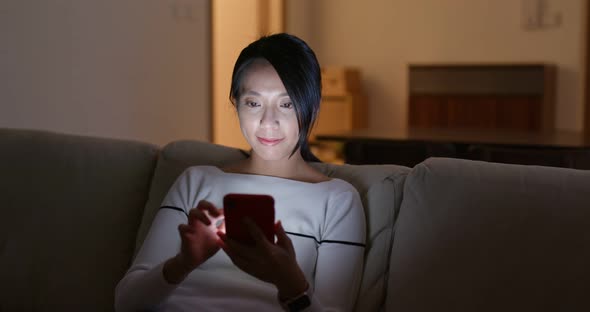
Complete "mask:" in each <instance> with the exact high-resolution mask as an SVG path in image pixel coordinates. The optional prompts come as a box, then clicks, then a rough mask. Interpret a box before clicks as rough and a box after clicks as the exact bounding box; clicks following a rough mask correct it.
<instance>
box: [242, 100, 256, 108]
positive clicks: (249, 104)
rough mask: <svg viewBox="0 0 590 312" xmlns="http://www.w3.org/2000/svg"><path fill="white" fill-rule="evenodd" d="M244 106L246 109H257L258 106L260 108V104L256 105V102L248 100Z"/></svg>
mask: <svg viewBox="0 0 590 312" xmlns="http://www.w3.org/2000/svg"><path fill="white" fill-rule="evenodd" d="M244 105H246V106H248V107H258V106H260V104H258V103H257V102H254V101H250V100H246V101H245V102H244Z"/></svg>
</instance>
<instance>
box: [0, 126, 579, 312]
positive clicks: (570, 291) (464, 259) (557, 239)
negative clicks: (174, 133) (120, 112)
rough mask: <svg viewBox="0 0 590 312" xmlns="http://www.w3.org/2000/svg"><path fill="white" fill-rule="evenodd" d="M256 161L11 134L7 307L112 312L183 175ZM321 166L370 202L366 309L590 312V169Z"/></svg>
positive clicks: (237, 154) (6, 136)
mask: <svg viewBox="0 0 590 312" xmlns="http://www.w3.org/2000/svg"><path fill="white" fill-rule="evenodd" d="M244 157H246V154H245V153H244V152H243V151H240V150H238V149H234V148H229V147H224V146H219V145H214V144H211V143H206V142H197V141H176V142H171V143H169V144H167V145H166V146H163V147H159V146H155V145H151V144H147V143H144V142H137V141H129V140H118V139H110V138H97V137H85V136H76V135H69V134H61V133H54V132H48V131H38V130H23V129H0V195H1V199H2V207H1V208H0V281H1V283H0V311H112V310H113V297H114V287H115V285H116V284H117V282H118V281H119V280H120V279H121V277H122V276H123V275H124V273H125V271H126V270H127V268H128V267H129V265H130V262H131V261H132V258H133V255H134V253H135V251H136V249H137V248H138V246H140V245H141V242H142V241H143V238H144V236H145V234H146V231H147V230H148V228H149V226H150V223H151V220H152V218H153V216H154V215H155V213H156V211H157V209H158V207H159V205H160V203H161V201H162V199H163V197H164V195H165V194H166V192H167V190H168V188H169V187H170V186H171V184H172V183H173V182H174V180H175V178H176V177H177V176H178V175H179V174H180V173H181V172H182V171H183V170H184V169H185V168H187V167H188V166H192V165H205V164H206V165H216V166H222V165H224V164H226V163H228V162H232V161H236V160H239V159H242V158H244ZM313 165H314V166H315V167H316V168H317V169H319V170H321V171H322V172H323V173H325V174H327V175H328V176H331V177H336V178H340V179H344V180H346V181H348V182H350V183H351V184H352V185H353V186H355V187H356V188H357V190H358V191H359V194H360V195H361V198H362V201H363V205H364V209H365V213H366V219H367V240H368V241H367V248H366V258H365V268H364V274H363V278H362V283H361V289H360V292H359V294H358V298H357V304H356V307H355V310H356V311H590V299H588V298H589V297H588V296H587V294H588V293H589V292H590V286H588V285H590V171H583V170H574V169H563V168H550V167H540V166H524V165H506V164H495V163H487V162H479V161H470V160H459V159H448V158H430V159H428V160H426V161H424V162H423V163H420V164H418V165H416V166H414V167H413V168H408V167H403V166H397V165H334V164H323V163H314V164H313Z"/></svg>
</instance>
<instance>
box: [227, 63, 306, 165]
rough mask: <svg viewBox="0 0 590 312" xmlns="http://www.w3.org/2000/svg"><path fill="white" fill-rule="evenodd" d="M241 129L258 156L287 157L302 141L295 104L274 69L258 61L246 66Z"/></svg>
mask: <svg viewBox="0 0 590 312" xmlns="http://www.w3.org/2000/svg"><path fill="white" fill-rule="evenodd" d="M237 110H238V116H239V119H240V128H241V129H242V133H243V134H244V137H245V138H246V140H247V141H248V143H249V144H250V146H251V147H252V149H253V152H254V153H255V154H256V156H258V157H261V158H262V159H264V160H282V159H288V158H289V156H290V155H291V152H292V151H293V148H295V145H296V144H297V141H298V140H299V127H298V122H297V114H296V113H295V107H294V105H293V103H292V102H291V99H290V98H289V95H288V94H287V90H286V89H285V86H284V85H283V82H282V81H281V78H280V77H279V75H278V74H277V72H276V71H275V69H274V68H273V67H272V65H270V63H268V61H266V60H256V61H254V62H253V63H252V64H250V66H249V68H248V69H246V72H245V73H244V77H243V78H242V83H241V86H240V98H239V99H237Z"/></svg>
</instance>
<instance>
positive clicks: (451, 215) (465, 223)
mask: <svg viewBox="0 0 590 312" xmlns="http://www.w3.org/2000/svg"><path fill="white" fill-rule="evenodd" d="M397 222H398V223H397V228H396V236H395V241H394V244H393V246H394V247H393V250H392V256H391V263H390V272H389V273H390V274H389V289H388V297H387V311H590V300H588V299H587V298H588V297H587V296H588V289H589V288H588V283H589V282H590V262H589V260H590V172H589V171H582V170H574V169H560V168H549V167H535V166H520V165H503V164H493V163H486V162H475V161H467V160H457V159H429V160H427V161H426V162H424V163H422V164H419V165H417V166H416V167H415V168H414V169H413V171H412V172H411V174H410V175H409V176H408V178H407V180H406V184H405V188H404V199H403V203H402V208H401V212H400V215H399V218H398V221H397Z"/></svg>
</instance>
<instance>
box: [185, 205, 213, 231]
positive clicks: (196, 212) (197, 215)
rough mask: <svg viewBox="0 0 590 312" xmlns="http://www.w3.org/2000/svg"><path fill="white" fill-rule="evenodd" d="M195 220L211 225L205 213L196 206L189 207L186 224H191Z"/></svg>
mask: <svg viewBox="0 0 590 312" xmlns="http://www.w3.org/2000/svg"><path fill="white" fill-rule="evenodd" d="M196 220H198V221H201V222H203V223H204V224H205V225H211V220H209V217H207V215H205V214H204V213H203V212H202V211H201V210H200V209H199V208H198V206H197V208H193V209H191V211H190V212H189V213H188V224H189V225H190V226H192V225H193V224H194V223H195V221H196Z"/></svg>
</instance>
